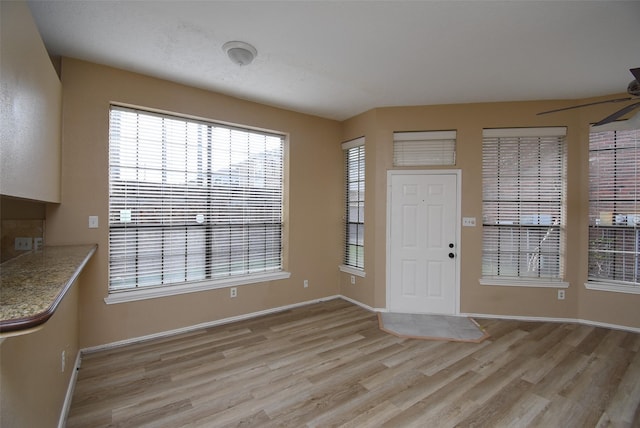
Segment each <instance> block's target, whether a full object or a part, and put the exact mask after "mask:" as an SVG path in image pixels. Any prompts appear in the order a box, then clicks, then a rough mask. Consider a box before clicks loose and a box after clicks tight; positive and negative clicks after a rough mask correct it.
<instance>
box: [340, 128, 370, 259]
mask: <svg viewBox="0 0 640 428" xmlns="http://www.w3.org/2000/svg"><path fill="white" fill-rule="evenodd" d="M342 148H343V151H344V165H345V224H344V231H345V237H344V245H345V248H344V264H345V265H346V266H351V267H355V268H360V269H363V268H364V184H365V159H364V155H365V151H364V138H359V139H356V140H352V141H349V142H346V143H344V144H343V145H342Z"/></svg>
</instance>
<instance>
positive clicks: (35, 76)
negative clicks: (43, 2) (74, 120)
mask: <svg viewBox="0 0 640 428" xmlns="http://www.w3.org/2000/svg"><path fill="white" fill-rule="evenodd" d="M0 8H1V10H0V75H1V76H2V85H0V109H1V110H2V114H0V194H2V195H8V196H15V197H19V198H26V199H34V200H39V201H46V202H60V114H61V109H62V106H61V94H62V85H61V83H60V80H59V79H58V76H57V74H56V72H55V70H54V68H53V65H52V64H51V61H50V59H49V55H48V54H47V51H46V49H45V47H44V44H43V43H42V40H41V39H40V34H39V33H38V29H37V28H36V26H35V23H34V21H33V18H32V17H31V12H30V11H29V8H28V7H27V3H26V2H24V1H16V2H13V1H10V2H9V1H3V2H0Z"/></svg>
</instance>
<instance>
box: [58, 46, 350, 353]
mask: <svg viewBox="0 0 640 428" xmlns="http://www.w3.org/2000/svg"><path fill="white" fill-rule="evenodd" d="M62 81H63V102H64V106H65V108H64V114H63V129H64V136H63V167H62V188H63V197H64V203H62V204H60V205H59V206H54V205H50V206H48V209H47V234H46V240H47V243H48V244H49V245H56V244H65V243H98V244H99V248H98V251H97V252H96V254H95V255H94V263H92V266H90V267H87V270H86V277H87V281H86V283H85V286H84V287H83V288H82V290H81V293H80V344H81V347H89V346H94V345H100V344H105V343H111V342H114V341H119V340H124V339H129V338H135V337H140V336H144V335H149V334H153V333H158V332H163V331H167V330H172V329H177V328H181V327H186V326H191V325H195V324H199V323H204V322H209V321H213V320H218V319H222V318H227V317H231V316H237V315H242V314H247V313H252V312H255V311H260V310H265V309H270V308H275V307H280V306H284V305H289V304H295V303H299V302H305V301H309V300H313V299H318V298H322V297H326V296H332V295H336V294H338V292H339V290H338V289H339V285H338V283H339V275H338V265H339V264H340V261H341V251H342V243H341V239H342V233H341V232H342V226H341V221H342V220H341V219H342V203H343V202H342V201H343V199H342V181H343V180H342V152H341V148H340V144H339V140H340V123H338V122H336V121H331V120H326V119H320V118H317V117H313V116H308V115H303V114H299V113H294V112H290V111H285V110H281V109H277V108H272V107H268V106H264V105H260V104H256V103H251V102H247V101H242V100H239V99H235V98H231V97H226V96H223V95H220V94H215V93H212V92H208V91H204V90H200V89H195V88H191V87H186V86H182V85H178V84H175V83H170V82H167V81H163V80H158V79H154V78H151V77H146V76H142V75H138V74H134V73H128V72H124V71H121V70H116V69H113V68H108V67H103V66H99V65H95V64H91V63H87V62H82V61H77V60H73V59H66V58H65V59H63V63H62ZM110 102H120V103H126V104H131V105H137V106H142V107H148V108H153V109H160V110H164V111H170V112H177V113H181V114H187V115H193V116H197V117H202V118H208V119H212V120H218V121H225V122H230V123H235V124H241V125H246V126H251V127H257V128H263V129H270V130H276V131H280V132H285V133H288V135H289V142H288V175H287V179H286V182H287V185H288V192H287V196H286V199H287V209H286V210H285V211H286V214H285V230H286V234H287V237H288V242H286V243H285V248H286V250H287V254H286V258H285V269H286V270H287V271H289V272H291V278H290V279H288V280H282V281H273V282H268V283H261V284H256V285H245V286H241V287H239V288H238V297H237V298H235V299H230V298H229V290H228V289H219V290H212V291H205V292H198V293H191V294H184V295H180V296H175V297H164V298H158V299H152V300H147V301H140V302H131V303H121V304H114V305H106V304H105V302H104V301H103V299H104V297H106V296H107V268H108V266H107V262H108V224H107V214H108V194H109V191H108V126H109V123H108V113H109V103H110ZM89 215H97V216H99V222H100V227H99V228H98V229H88V228H87V220H88V216H89ZM304 279H308V280H309V288H306V289H305V288H304V287H303V280H304Z"/></svg>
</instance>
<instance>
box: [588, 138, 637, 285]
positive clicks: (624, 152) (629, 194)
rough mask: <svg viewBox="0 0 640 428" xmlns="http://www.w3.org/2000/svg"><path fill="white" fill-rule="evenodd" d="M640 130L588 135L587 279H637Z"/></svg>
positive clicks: (635, 280) (626, 281)
mask: <svg viewBox="0 0 640 428" xmlns="http://www.w3.org/2000/svg"><path fill="white" fill-rule="evenodd" d="M639 168H640V130H627V131H608V132H592V133H591V134H590V138H589V280H591V281H599V282H615V283H624V284H627V285H634V286H637V285H640V262H639V260H640V201H639V200H640V171H639Z"/></svg>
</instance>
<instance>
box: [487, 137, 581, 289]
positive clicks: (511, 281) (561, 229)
mask: <svg viewBox="0 0 640 428" xmlns="http://www.w3.org/2000/svg"><path fill="white" fill-rule="evenodd" d="M555 137H559V138H562V140H561V147H560V149H561V150H562V152H561V155H560V156H561V157H560V162H561V166H560V168H561V173H560V174H561V179H562V189H561V191H560V193H561V196H560V201H558V202H557V203H559V204H560V209H559V211H560V212H559V223H558V225H557V226H555V225H554V224H553V223H551V224H547V223H546V221H545V222H543V221H542V218H541V214H542V212H538V220H537V221H533V222H532V223H520V222H519V223H518V224H513V223H511V224H509V225H508V226H507V225H506V224H507V223H505V225H504V226H503V225H498V224H496V223H488V219H487V218H486V211H485V210H486V208H485V206H486V204H488V203H490V202H491V201H490V200H489V199H487V196H486V192H487V189H486V184H485V168H486V167H485V149H486V147H485V146H486V145H487V144H488V140H489V139H491V140H494V139H501V138H505V139H517V140H518V144H521V139H529V138H532V139H536V138H537V139H542V138H555ZM482 147H483V149H482V150H483V185H482V187H483V196H482V200H483V241H482V242H483V243H482V246H483V251H482V264H483V272H482V275H481V278H480V279H479V283H480V284H481V285H495V286H513V287H542V288H546V287H548V288H567V287H568V286H569V283H568V282H566V281H565V280H564V275H565V272H564V266H565V260H564V258H565V251H564V249H565V210H566V184H567V183H566V182H567V175H566V171H567V166H566V163H567V143H566V128H565V127H539V128H493V129H484V130H483V142H482ZM538 168H540V166H538ZM518 177H519V178H520V177H522V176H521V175H518ZM499 200H500V197H499V196H498V197H497V199H496V201H493V203H496V204H499ZM515 203H516V205H517V206H518V207H519V208H518V213H520V217H521V218H522V217H523V215H522V212H520V209H521V205H519V204H522V203H524V200H522V199H517V200H516V202H515ZM525 217H526V216H525ZM541 226H544V227H541ZM507 227H511V228H515V229H516V230H528V229H532V230H534V229H536V228H537V229H543V228H547V229H549V230H551V229H553V228H555V229H557V230H558V233H559V236H558V247H557V253H554V254H557V257H559V259H558V266H557V269H558V275H557V276H541V275H538V276H537V277H536V276H508V275H504V276H501V275H486V273H485V271H484V265H485V263H486V262H487V255H486V253H485V245H487V242H486V241H485V240H486V239H487V237H486V233H487V232H488V231H487V228H492V229H495V228H502V229H506V228H507ZM496 230H498V229H496ZM539 232H541V230H540V231H539ZM518 233H519V232H518ZM518 236H519V235H518ZM525 252H526V251H525ZM500 254H502V253H500ZM517 254H521V253H520V250H518V252H517ZM520 257H521V256H519V259H520ZM520 263H522V262H517V264H518V266H519V265H520ZM518 269H519V267H518Z"/></svg>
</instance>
